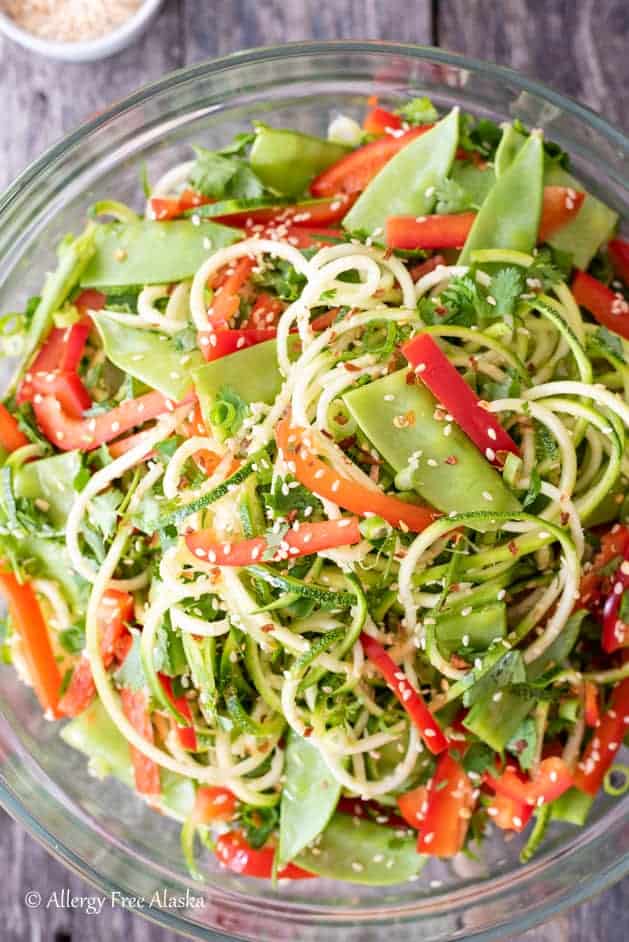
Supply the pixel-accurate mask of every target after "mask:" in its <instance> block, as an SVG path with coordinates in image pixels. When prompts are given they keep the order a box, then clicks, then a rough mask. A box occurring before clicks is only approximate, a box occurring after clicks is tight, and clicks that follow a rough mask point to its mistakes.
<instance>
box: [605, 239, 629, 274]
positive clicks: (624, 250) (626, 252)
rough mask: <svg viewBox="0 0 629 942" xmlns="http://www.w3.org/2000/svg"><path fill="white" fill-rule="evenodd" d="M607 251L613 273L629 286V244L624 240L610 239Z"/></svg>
mask: <svg viewBox="0 0 629 942" xmlns="http://www.w3.org/2000/svg"><path fill="white" fill-rule="evenodd" d="M607 251H608V252H609V257H610V259H611V263H612V265H613V266H614V271H615V272H616V274H617V275H618V277H619V278H622V280H623V281H624V283H625V284H626V285H627V286H629V242H627V240H626V239H612V240H611V242H610V243H609V245H608V246H607Z"/></svg>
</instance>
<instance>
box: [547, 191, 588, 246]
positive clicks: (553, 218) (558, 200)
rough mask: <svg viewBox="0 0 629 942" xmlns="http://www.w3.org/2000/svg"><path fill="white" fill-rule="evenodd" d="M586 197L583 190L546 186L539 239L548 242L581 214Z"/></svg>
mask: <svg viewBox="0 0 629 942" xmlns="http://www.w3.org/2000/svg"><path fill="white" fill-rule="evenodd" d="M584 199H585V193H584V192H583V191H582V190H573V189H572V188H571V187H565V186H545V187H544V197H543V203H542V215H541V218H540V221H539V232H538V235H537V241H538V242H548V240H549V239H550V237H551V236H553V235H554V234H555V233H556V232H558V231H559V230H560V229H562V228H563V227H564V226H565V225H566V223H569V222H571V221H572V220H573V219H574V218H575V217H576V216H577V215H578V214H579V210H580V209H581V206H582V205H583V200H584Z"/></svg>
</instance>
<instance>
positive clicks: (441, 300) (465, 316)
mask: <svg viewBox="0 0 629 942" xmlns="http://www.w3.org/2000/svg"><path fill="white" fill-rule="evenodd" d="M417 308H418V312H419V315H420V317H421V318H422V320H424V321H425V322H426V323H427V324H460V325H461V326H463V327H472V326H473V325H474V324H478V323H483V322H485V321H486V320H488V319H489V318H490V308H489V305H488V304H487V301H486V299H485V297H484V296H483V295H482V294H481V292H480V291H479V288H478V285H477V284H476V283H475V282H474V281H473V280H472V279H471V278H469V277H468V276H467V275H466V276H465V277H463V278H453V279H452V280H451V281H450V283H449V284H448V286H447V288H445V289H444V291H442V292H441V294H440V295H439V296H438V297H436V298H422V299H421V300H420V302H419V304H418V306H417Z"/></svg>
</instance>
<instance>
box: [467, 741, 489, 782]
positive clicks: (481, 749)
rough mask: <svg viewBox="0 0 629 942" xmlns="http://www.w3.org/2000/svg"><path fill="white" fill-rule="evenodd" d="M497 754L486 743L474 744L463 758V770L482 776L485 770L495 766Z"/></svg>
mask: <svg viewBox="0 0 629 942" xmlns="http://www.w3.org/2000/svg"><path fill="white" fill-rule="evenodd" d="M495 755H496V753H495V752H494V750H493V749H492V748H491V746H488V745H487V744H486V743H484V742H473V743H472V745H471V746H470V747H469V749H468V750H467V752H466V753H465V756H464V757H463V768H464V769H465V771H466V772H475V773H476V774H477V775H482V773H483V772H484V771H485V769H489V768H491V766H492V765H493V764H494V757H495Z"/></svg>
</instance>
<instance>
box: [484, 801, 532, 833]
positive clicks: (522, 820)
mask: <svg viewBox="0 0 629 942" xmlns="http://www.w3.org/2000/svg"><path fill="white" fill-rule="evenodd" d="M534 811H535V808H534V807H533V805H529V804H527V803H526V802H524V801H516V800H515V799H513V798H507V796H506V795H498V794H496V795H494V797H493V798H492V800H491V802H490V804H489V806H488V808H487V814H488V815H489V817H490V818H491V820H492V821H493V822H494V824H495V825H496V827H499V828H500V829H501V830H502V831H516V832H517V833H518V834H519V833H520V831H523V830H524V828H525V827H526V826H527V824H528V823H529V821H530V820H531V817H532V815H533V812H534Z"/></svg>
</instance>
